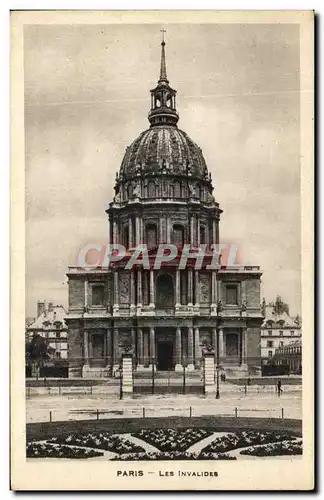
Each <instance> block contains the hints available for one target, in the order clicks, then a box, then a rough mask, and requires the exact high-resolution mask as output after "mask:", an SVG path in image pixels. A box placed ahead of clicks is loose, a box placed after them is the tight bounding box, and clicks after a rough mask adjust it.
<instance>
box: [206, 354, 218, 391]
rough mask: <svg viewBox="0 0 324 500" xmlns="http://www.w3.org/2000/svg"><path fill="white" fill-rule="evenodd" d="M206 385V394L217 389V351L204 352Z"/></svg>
mask: <svg viewBox="0 0 324 500" xmlns="http://www.w3.org/2000/svg"><path fill="white" fill-rule="evenodd" d="M204 385H205V394H211V393H213V392H214V391H215V353H214V351H212V350H210V351H208V352H205V353H204Z"/></svg>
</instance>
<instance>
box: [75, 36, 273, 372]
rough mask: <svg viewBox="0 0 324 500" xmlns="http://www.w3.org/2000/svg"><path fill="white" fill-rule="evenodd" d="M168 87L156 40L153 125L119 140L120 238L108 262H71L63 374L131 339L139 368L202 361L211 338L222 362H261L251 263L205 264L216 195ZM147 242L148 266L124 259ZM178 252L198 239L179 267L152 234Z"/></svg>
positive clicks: (112, 215) (95, 365) (104, 360)
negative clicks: (124, 144) (158, 260)
mask: <svg viewBox="0 0 324 500" xmlns="http://www.w3.org/2000/svg"><path fill="white" fill-rule="evenodd" d="M175 95H176V93H175V91H174V90H173V89H172V88H171V87H170V86H169V82H168V80H167V77H166V70H165V54H164V42H163V43H162V58H161V74H160V79H159V81H158V85H157V87H156V88H155V89H153V90H152V91H151V110H150V113H149V121H150V124H151V126H150V128H149V129H148V130H146V131H145V132H143V133H142V134H141V135H140V136H139V138H138V139H136V140H135V141H134V142H133V143H132V144H131V146H130V147H128V148H127V149H126V153H125V156H124V159H123V161H122V164H121V169H120V171H119V172H118V173H117V175H116V184H115V196H114V199H113V201H112V202H111V203H110V205H109V209H108V210H107V214H108V218H109V227H110V230H109V238H110V243H113V244H122V245H124V246H125V247H126V248H127V252H126V255H125V258H124V259H123V260H121V261H119V262H117V263H116V264H115V265H114V266H110V267H108V268H104V267H98V268H96V269H92V270H89V269H82V268H73V267H71V268H69V272H68V278H69V314H68V318H67V322H68V325H69V349H70V353H69V356H70V376H110V375H112V374H113V373H114V370H116V369H117V367H118V366H119V364H120V362H121V355H122V350H123V346H126V345H127V346H128V347H130V348H131V350H132V352H133V354H134V357H133V359H134V367H135V369H137V370H146V369H151V366H152V363H154V364H155V365H156V369H157V370H161V371H163V370H181V369H182V365H183V363H185V364H186V365H187V366H188V369H190V370H200V369H201V368H202V350H203V349H204V347H205V346H211V347H212V348H213V352H214V356H215V360H216V362H217V363H219V365H220V367H221V368H222V369H223V370H227V371H231V372H235V373H237V372H239V373H242V374H247V373H254V372H258V370H259V368H260V358H261V356H260V325H261V322H262V319H263V318H262V315H261V309H260V277H261V272H260V269H259V267H258V266H250V267H247V266H241V267H239V266H235V267H234V266H233V267H230V266H221V267H220V268H218V269H209V268H208V266H209V264H210V262H211V259H212V258H213V255H214V254H213V250H212V245H215V244H216V245H217V244H219V221H220V216H221V213H222V210H221V209H220V208H219V204H218V203H217V202H216V201H215V199H214V197H213V186H212V180H211V176H210V174H208V171H207V166H206V163H205V160H204V157H203V154H202V151H201V149H200V148H199V147H198V146H197V145H196V144H195V143H194V142H193V141H192V140H191V139H190V138H189V137H188V136H187V134H185V132H183V131H181V130H180V129H179V128H178V127H177V122H178V119H179V117H178V113H177V111H176V103H175ZM143 243H144V244H146V245H147V247H148V249H149V262H150V268H149V269H144V268H143V266H140V265H137V266H132V267H131V269H127V263H128V261H129V259H131V258H132V256H133V255H134V252H135V247H137V246H138V245H141V244H143ZM161 243H165V244H174V245H176V247H177V248H178V250H179V252H180V251H181V249H183V247H184V245H188V248H189V250H190V252H197V250H198V249H199V248H200V247H201V246H202V245H205V248H206V252H205V258H204V261H203V264H202V267H201V269H199V270H197V269H195V260H194V259H191V260H189V261H188V263H187V265H186V266H185V269H181V270H180V269H179V266H178V264H179V258H178V255H177V256H176V257H175V258H174V259H173V260H172V261H171V260H170V262H168V263H167V264H166V265H165V266H163V267H162V268H161V269H155V268H154V266H153V264H151V261H152V263H153V261H154V258H155V256H156V253H157V247H158V245H159V244H161Z"/></svg>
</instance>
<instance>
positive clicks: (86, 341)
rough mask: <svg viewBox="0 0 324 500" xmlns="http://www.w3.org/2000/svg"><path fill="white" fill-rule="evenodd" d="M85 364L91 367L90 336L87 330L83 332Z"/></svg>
mask: <svg viewBox="0 0 324 500" xmlns="http://www.w3.org/2000/svg"><path fill="white" fill-rule="evenodd" d="M83 345H84V350H83V352H84V364H85V365H89V334H88V331H87V330H84V332H83Z"/></svg>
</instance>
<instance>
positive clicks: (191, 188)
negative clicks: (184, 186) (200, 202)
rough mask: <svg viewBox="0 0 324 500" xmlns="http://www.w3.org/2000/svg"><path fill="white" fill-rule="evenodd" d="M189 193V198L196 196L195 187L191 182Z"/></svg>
mask: <svg viewBox="0 0 324 500" xmlns="http://www.w3.org/2000/svg"><path fill="white" fill-rule="evenodd" d="M189 194H190V198H195V196H196V187H195V186H194V185H193V184H189Z"/></svg>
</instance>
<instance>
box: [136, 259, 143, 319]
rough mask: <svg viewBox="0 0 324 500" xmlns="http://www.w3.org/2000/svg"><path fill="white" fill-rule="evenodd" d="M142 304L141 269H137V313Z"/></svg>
mask: <svg viewBox="0 0 324 500" xmlns="http://www.w3.org/2000/svg"><path fill="white" fill-rule="evenodd" d="M142 304H143V290H142V269H138V270H137V304H136V308H137V313H140V312H141V309H142Z"/></svg>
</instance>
